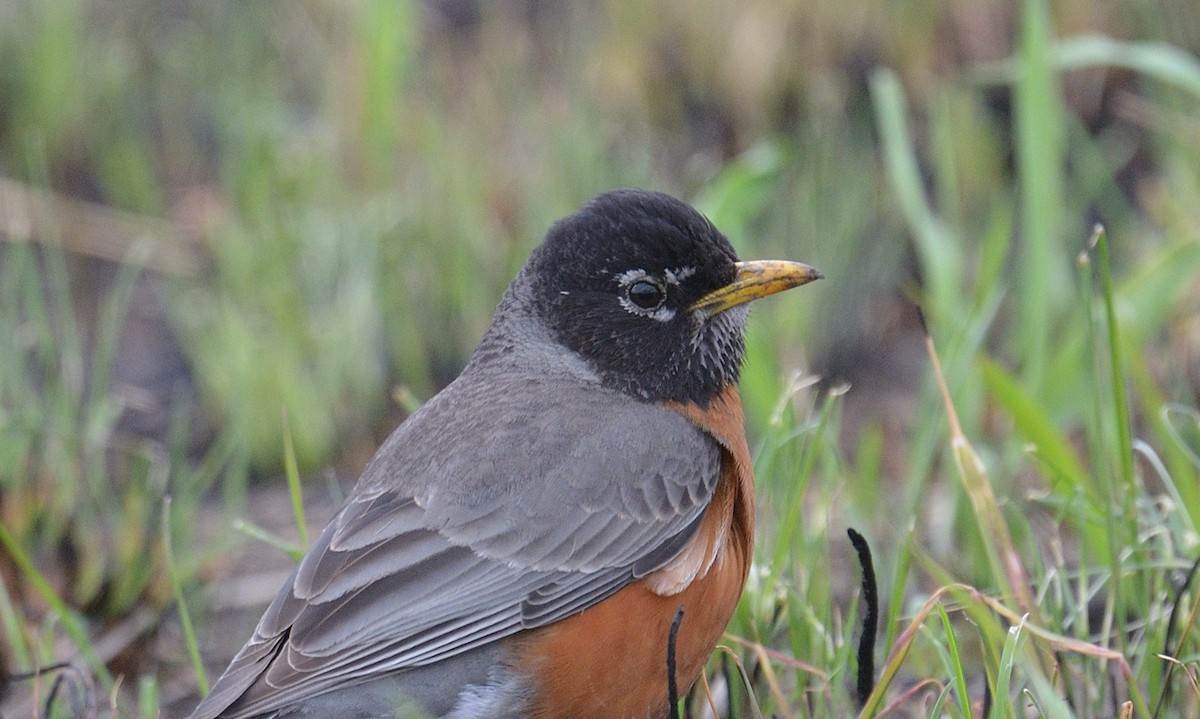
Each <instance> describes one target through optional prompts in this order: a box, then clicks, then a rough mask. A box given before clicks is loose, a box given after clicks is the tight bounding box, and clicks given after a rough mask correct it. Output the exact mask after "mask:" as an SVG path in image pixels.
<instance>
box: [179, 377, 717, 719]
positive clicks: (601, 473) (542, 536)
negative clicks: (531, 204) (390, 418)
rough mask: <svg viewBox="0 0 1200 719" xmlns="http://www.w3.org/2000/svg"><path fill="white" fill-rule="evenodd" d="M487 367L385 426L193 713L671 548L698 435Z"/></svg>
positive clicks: (241, 710)
mask: <svg viewBox="0 0 1200 719" xmlns="http://www.w3.org/2000/svg"><path fill="white" fill-rule="evenodd" d="M484 379H486V378H476V379H474V380H473V379H472V376H471V375H470V373H464V375H462V376H461V377H460V378H459V380H457V381H456V382H455V383H454V384H452V385H451V386H450V387H448V388H447V389H446V390H444V391H443V392H442V393H441V394H439V395H438V396H437V397H435V398H434V399H433V400H431V401H430V402H429V403H427V404H426V406H425V407H423V408H422V409H421V410H420V411H419V412H417V413H416V414H415V415H414V416H413V417H411V418H410V419H409V420H408V421H407V422H405V423H404V424H403V425H401V427H400V428H398V429H397V431H396V432H394V433H393V435H392V436H391V437H390V438H389V439H388V441H387V442H385V444H384V445H383V447H381V448H380V451H379V452H378V454H377V455H376V457H375V459H373V460H372V462H371V463H370V464H369V465H368V467H367V469H366V470H365V471H364V474H363V477H362V478H361V479H360V480H359V483H358V485H357V486H356V488H355V491H354V492H353V493H352V494H351V498H350V499H349V500H348V502H347V504H346V505H345V506H344V507H343V509H342V510H341V511H340V512H339V514H338V515H337V516H336V517H335V518H334V519H333V520H332V521H331V522H330V524H329V526H328V527H326V529H325V531H323V532H322V533H321V535H320V537H318V539H317V540H316V541H315V542H314V544H313V546H312V548H311V549H310V550H309V552H308V553H307V554H306V556H305V558H304V559H303V560H302V561H301V563H300V565H299V566H298V567H297V569H296V571H295V572H294V573H293V575H292V579H291V580H290V581H289V582H288V583H287V584H286V585H285V587H284V588H283V590H282V591H281V592H280V594H279V595H278V596H277V597H276V599H275V601H274V602H273V603H272V604H271V606H270V607H269V608H268V609H267V611H266V613H265V614H264V615H263V618H262V620H261V621H260V623H259V625H258V628H257V629H256V631H255V634H254V636H253V637H252V638H251V640H250V641H249V642H248V643H247V645H246V646H245V647H244V648H243V649H242V651H241V652H239V654H238V655H237V657H235V658H234V660H233V662H232V663H231V665H230V667H229V669H228V670H226V673H225V674H224V675H223V676H222V677H221V678H220V679H219V680H218V681H217V683H216V684H215V685H214V689H213V691H212V693H211V695H210V696H209V697H208V698H207V699H206V700H205V701H204V702H203V703H202V704H201V706H200V707H198V708H197V710H196V712H195V713H194V714H193V715H192V717H193V719H208V718H211V717H215V716H218V715H221V716H227V717H231V718H234V717H251V716H256V715H258V714H263V713H268V712H271V711H274V710H277V709H280V708H283V707H286V706H288V705H290V704H293V703H295V702H297V701H301V700H303V699H305V698H307V697H312V696H316V695H319V694H321V693H323V692H325V691H328V690H329V689H331V688H333V687H338V686H344V685H345V684H347V683H352V682H356V681H364V680H366V679H369V678H372V677H375V676H378V675H379V674H381V673H384V672H394V671H399V670H403V669H405V668H413V667H418V666H423V665H428V664H432V663H435V662H438V661H441V660H444V659H447V658H450V657H454V656H457V655H460V654H462V653H464V652H467V651H470V650H472V649H475V648H478V647H480V646H483V645H485V644H488V643H491V642H494V641H496V640H498V639H501V638H503V637H506V636H510V635H512V634H515V633H517V632H519V631H522V630H525V629H530V628H535V627H539V626H543V625H545V624H548V623H551V622H554V621H556V620H558V619H561V618H563V617H565V616H569V615H570V614H573V613H575V612H578V611H580V610H582V609H585V608H587V607H588V606H591V605H592V604H594V603H596V602H599V601H601V600H603V599H604V598H606V597H608V596H611V595H612V594H614V593H615V592H617V591H619V590H620V589H621V588H622V587H624V586H625V585H626V584H628V583H629V582H631V581H633V580H635V579H636V578H638V577H643V576H645V575H647V574H649V573H650V572H653V571H654V570H655V569H658V568H660V567H662V566H664V565H665V564H666V563H668V562H669V561H670V560H671V559H672V558H673V557H675V556H676V555H677V554H678V553H679V552H680V551H681V549H682V548H683V547H684V546H685V545H686V543H687V541H688V540H689V539H690V538H691V536H692V535H693V534H694V532H695V530H696V527H697V526H698V524H699V522H700V519H701V518H702V514H703V511H704V509H705V507H706V506H707V504H708V502H709V500H710V499H711V498H712V495H713V491H714V489H715V486H716V482H717V478H718V476H719V463H720V451H719V449H718V447H717V445H716V443H715V442H714V441H713V440H712V439H711V438H710V437H709V436H708V435H706V434H704V433H703V432H701V431H700V430H698V429H696V428H695V427H694V426H693V425H691V424H690V423H689V422H688V421H687V420H686V419H684V418H683V417H681V416H680V415H678V414H676V413H674V412H672V411H669V410H666V409H663V408H661V407H658V406H656V405H652V404H639V403H636V402H635V403H632V404H633V405H634V406H632V407H631V406H630V405H631V403H630V402H629V401H628V398H627V397H625V396H623V395H620V396H618V395H615V394H614V393H611V392H608V391H606V390H602V389H600V388H599V387H590V388H588V387H584V388H581V387H579V386H578V383H574V382H567V383H564V382H555V381H554V378H553V377H548V378H546V379H545V380H544V381H542V382H540V383H538V382H535V383H531V384H529V385H528V386H526V387H524V388H523V389H522V391H521V392H512V391H511V390H506V388H503V387H496V386H495V383H494V382H490V381H484ZM463 404H467V405H469V406H472V407H476V408H481V410H480V411H476V412H473V413H464V412H462V411H461V407H462V406H463ZM564 404H566V405H569V406H572V408H573V416H578V417H579V418H580V419H579V420H578V421H577V422H574V423H572V424H571V426H564V425H563V423H561V422H559V421H557V420H556V417H558V416H559V415H558V414H557V413H556V412H555V411H554V410H555V409H556V408H558V407H561V406H563V405H564ZM614 447H615V448H617V450H618V451H616V452H612V451H611V449H612V448H614ZM451 478H452V480H453V481H451Z"/></svg>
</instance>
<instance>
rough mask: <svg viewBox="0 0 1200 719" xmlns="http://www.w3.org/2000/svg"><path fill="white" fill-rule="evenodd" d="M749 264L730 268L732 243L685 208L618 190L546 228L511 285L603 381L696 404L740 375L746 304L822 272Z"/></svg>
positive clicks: (644, 395) (657, 196) (656, 196)
mask: <svg viewBox="0 0 1200 719" xmlns="http://www.w3.org/2000/svg"><path fill="white" fill-rule="evenodd" d="M754 264H757V263H738V258H737V254H736V253H735V252H734V250H733V247H732V246H731V245H730V244H729V240H727V239H726V238H725V236H724V235H723V234H721V232H720V231H719V230H717V228H716V227H714V226H713V224H712V223H711V222H709V221H708V220H707V219H706V218H705V217H704V216H703V215H701V214H700V213H699V212H697V211H696V210H694V209H693V208H691V207H690V206H688V205H687V204H685V203H683V202H680V201H679V200H676V199H674V198H672V197H669V196H667V195H664V194H661V193H656V192H647V191H642V190H616V191H613V192H607V193H604V194H602V195H599V196H598V197H596V198H595V199H593V200H592V201H591V202H589V203H588V204H587V205H586V206H585V207H584V208H583V209H582V210H580V211H579V212H577V213H575V214H573V215H571V216H569V217H566V218H564V219H562V220H560V221H559V222H557V223H556V224H555V225H554V226H553V227H551V228H550V231H549V232H548V233H547V235H546V239H545V241H544V242H543V243H542V244H541V246H539V247H538V248H537V249H536V250H535V251H534V253H533V255H532V256H531V257H530V258H529V261H528V262H527V263H526V266H525V268H524V270H523V271H522V273H521V277H520V278H518V280H517V281H518V282H525V283H526V284H527V285H528V287H527V294H526V296H527V297H528V298H529V300H530V302H531V304H532V308H531V309H532V311H533V313H534V315H535V316H536V317H537V318H538V319H539V320H540V321H541V322H542V323H543V324H544V325H545V326H546V327H548V328H549V330H550V331H551V333H552V334H553V336H554V337H555V339H556V340H557V341H558V342H559V343H561V344H562V345H564V346H565V347H566V348H567V349H569V350H571V351H573V352H575V353H577V354H578V355H580V356H581V357H583V359H584V360H586V361H587V363H588V364H589V366H591V368H592V369H593V370H594V371H595V372H596V374H597V375H598V376H599V377H600V378H601V381H602V382H603V383H604V384H605V385H607V386H610V387H613V388H615V389H619V390H621V391H624V392H627V393H628V394H631V395H633V396H635V397H638V398H640V399H644V400H649V401H666V400H674V401H679V402H695V403H698V404H701V405H702V406H703V405H707V404H708V402H709V400H711V399H712V398H713V397H715V396H716V395H717V394H718V393H720V392H721V391H722V390H723V389H724V388H725V386H726V385H728V384H730V383H733V382H736V381H737V378H738V374H739V372H740V370H741V365H742V358H743V355H744V352H745V344H744V340H743V326H744V323H745V318H746V304H745V303H746V302H748V301H749V300H751V299H755V298H757V297H761V296H764V295H766V294H771V293H772V292H777V291H779V290H781V289H786V287H792V286H795V285H797V284H802V283H803V282H807V281H809V280H811V279H815V277H816V276H819V275H818V274H817V273H816V272H815V271H814V270H811V268H807V267H805V266H804V265H798V264H796V263H775V264H777V265H780V266H782V265H789V266H791V268H790V269H789V272H791V273H792V274H793V275H796V274H797V273H798V272H799V270H796V269H794V268H803V269H804V270H805V271H808V272H810V273H811V276H806V277H804V278H800V279H796V278H795V277H793V278H792V280H794V281H790V280H786V279H785V280H780V279H779V278H778V277H775V278H774V279H770V280H763V279H761V278H758V277H757V276H755V278H751V279H747V278H748V277H749V275H751V274H753V272H752V271H750V270H748V269H747V266H749V265H754ZM798 276H799V275H797V277H798ZM772 283H773V284H772ZM751 285H752V286H751ZM785 285H786V286H785Z"/></svg>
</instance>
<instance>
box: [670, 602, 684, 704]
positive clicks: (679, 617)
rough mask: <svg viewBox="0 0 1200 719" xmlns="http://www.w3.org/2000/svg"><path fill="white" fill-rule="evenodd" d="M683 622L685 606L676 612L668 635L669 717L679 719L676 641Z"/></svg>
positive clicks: (680, 606) (681, 606)
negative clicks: (676, 682) (676, 683)
mask: <svg viewBox="0 0 1200 719" xmlns="http://www.w3.org/2000/svg"><path fill="white" fill-rule="evenodd" d="M682 622H683V605H682V604H680V605H679V609H676V610H675V618H674V619H672V620H671V630H670V631H669V632H668V633H667V707H668V709H667V716H669V717H670V719H679V687H677V686H675V641H676V639H678V637H679V625H680V624H681V623H682Z"/></svg>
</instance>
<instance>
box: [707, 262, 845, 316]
mask: <svg viewBox="0 0 1200 719" xmlns="http://www.w3.org/2000/svg"><path fill="white" fill-rule="evenodd" d="M735 267H737V275H736V276H735V277H734V279H733V282H730V283H729V284H727V285H725V286H724V287H721V288H719V289H716V290H713V291H712V292H709V293H708V294H707V295H705V296H703V297H701V298H700V299H699V300H697V301H696V302H695V303H694V304H693V305H692V306H691V307H689V308H688V309H689V310H690V311H692V312H702V313H704V315H705V316H707V317H712V316H713V315H716V314H720V313H722V312H724V311H725V310H727V309H730V308H731V307H737V306H738V305H742V304H745V303H747V302H751V301H753V300H757V299H762V298H763V297H766V296H767V295H773V294H775V293H776V292H783V291H784V290H790V289H792V288H793V287H799V286H800V285H806V284H808V283H809V282H812V281H813V280H819V279H821V278H822V277H824V275H822V274H821V273H820V272H819V271H818V270H816V269H814V268H812V267H809V266H808V265H803V264H800V263H799V262H788V261H787V260H758V261H756V262H738V263H737V264H736V265H735Z"/></svg>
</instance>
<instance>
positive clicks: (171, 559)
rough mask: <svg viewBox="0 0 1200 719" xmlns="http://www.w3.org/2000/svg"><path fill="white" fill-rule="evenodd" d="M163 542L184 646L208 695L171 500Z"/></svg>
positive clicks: (165, 505) (166, 510) (165, 514)
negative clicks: (175, 544) (173, 531)
mask: <svg viewBox="0 0 1200 719" xmlns="http://www.w3.org/2000/svg"><path fill="white" fill-rule="evenodd" d="M162 542H163V558H164V559H165V561H166V563H167V576H168V578H169V579H170V580H171V593H172V594H173V595H174V596H175V606H176V607H177V608H178V609H179V624H180V626H181V627H182V628H183V640H184V645H185V646H186V647H187V652H188V658H189V659H190V660H191V662H192V672H193V673H194V674H195V675H196V686H197V687H198V688H199V689H200V693H201V694H208V687H209V684H208V673H207V672H205V670H204V660H203V659H202V658H201V656H200V643H199V642H198V641H197V640H196V630H195V629H194V628H193V627H192V614H191V612H189V611H188V606H187V602H186V601H185V600H184V597H183V581H182V580H181V579H180V577H179V569H178V565H177V564H176V562H175V549H174V547H173V543H172V541H171V498H170V497H165V498H164V499H163V509H162Z"/></svg>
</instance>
